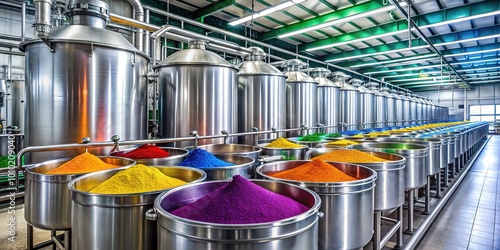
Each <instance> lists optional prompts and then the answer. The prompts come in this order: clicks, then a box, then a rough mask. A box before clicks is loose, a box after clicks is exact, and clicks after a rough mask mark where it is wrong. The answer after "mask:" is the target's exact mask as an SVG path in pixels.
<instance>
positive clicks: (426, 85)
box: [411, 81, 464, 89]
mask: <svg viewBox="0 0 500 250" xmlns="http://www.w3.org/2000/svg"><path fill="white" fill-rule="evenodd" d="M460 84H464V82H461V81H457V82H450V83H440V82H436V84H424V85H418V86H415V87H411V88H412V89H415V88H424V87H440V86H451V85H460Z"/></svg>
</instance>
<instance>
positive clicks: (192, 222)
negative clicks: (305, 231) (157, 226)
mask: <svg viewBox="0 0 500 250" xmlns="http://www.w3.org/2000/svg"><path fill="white" fill-rule="evenodd" d="M248 180H249V181H251V182H252V183H254V182H269V183H279V184H280V185H288V186H292V187H294V188H299V189H301V190H303V191H305V192H307V193H309V194H310V195H312V197H314V205H313V206H312V207H310V208H309V209H308V210H307V211H306V212H304V213H302V214H298V215H296V216H293V217H290V218H286V219H282V220H278V221H273V222H264V223H251V224H221V223H211V222H210V223H209V222H203V221H195V220H190V219H186V218H184V217H180V216H176V215H173V214H172V213H170V212H167V211H166V210H165V209H163V207H162V206H161V202H162V201H163V199H164V198H165V197H167V196H168V195H170V194H173V193H175V192H178V191H180V190H182V189H186V188H193V187H195V186H201V185H209V184H214V183H230V182H231V181H230V180H217V181H207V182H200V183H194V184H191V185H184V186H180V187H176V188H174V189H171V190H168V191H164V192H163V193H162V194H160V195H159V196H158V197H156V199H155V201H154V208H155V210H156V212H158V213H159V214H160V215H162V216H163V217H166V218H168V219H170V220H174V221H176V223H182V224H188V225H191V226H198V227H199V226H201V227H204V228H214V229H223V230H224V229H227V230H234V227H236V226H238V227H241V226H244V227H245V230H247V229H259V228H267V227H269V226H270V225H272V226H281V225H286V224H292V223H295V222H297V221H301V220H303V219H305V218H307V217H310V216H312V215H314V214H316V213H317V211H319V208H320V206H321V197H320V196H319V195H318V194H317V193H315V192H314V191H312V190H310V189H308V188H304V187H301V186H299V185H295V184H291V183H287V182H283V181H271V180H260V179H248ZM271 192H272V191H271ZM288 198H290V197H288ZM294 200H295V199H294ZM297 202H299V201H297ZM299 203H300V202H299Z"/></svg>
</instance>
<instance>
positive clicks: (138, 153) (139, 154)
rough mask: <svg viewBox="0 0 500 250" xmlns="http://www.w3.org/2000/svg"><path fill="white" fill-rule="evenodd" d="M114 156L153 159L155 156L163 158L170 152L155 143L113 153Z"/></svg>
mask: <svg viewBox="0 0 500 250" xmlns="http://www.w3.org/2000/svg"><path fill="white" fill-rule="evenodd" d="M112 155H113V156H121V157H126V158H130V159H153V158H163V157H167V156H169V155H170V154H169V153H168V152H167V151H165V150H163V149H161V148H159V147H157V146H155V145H148V144H144V145H142V146H140V147H138V148H136V149H134V150H132V151H129V152H116V153H113V154H112Z"/></svg>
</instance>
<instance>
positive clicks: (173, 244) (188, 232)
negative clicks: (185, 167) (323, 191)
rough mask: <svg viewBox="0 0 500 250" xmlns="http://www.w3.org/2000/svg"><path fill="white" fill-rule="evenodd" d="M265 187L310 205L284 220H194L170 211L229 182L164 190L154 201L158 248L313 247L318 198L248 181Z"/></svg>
mask: <svg viewBox="0 0 500 250" xmlns="http://www.w3.org/2000/svg"><path fill="white" fill-rule="evenodd" d="M251 182H253V183H254V184H257V185H259V186H261V187H263V188H265V189H268V190H270V191H273V192H275V193H278V194H281V195H284V196H288V197H290V198H292V199H294V200H296V201H298V202H300V203H302V204H304V205H305V206H307V207H309V210H307V211H306V212H304V213H302V214H300V215H297V216H294V217H290V218H287V219H283V220H279V221H274V222H267V223H257V224H214V223H206V222H200V221H194V220H189V219H185V218H182V217H178V216H175V215H173V214H171V213H170V211H173V210H175V209H177V208H179V207H181V206H183V205H186V204H190V203H193V202H195V201H196V200H198V199H200V198H201V197H203V196H205V195H207V194H209V193H211V192H212V191H214V190H215V189H217V188H219V187H221V186H223V185H225V184H227V183H228V181H211V182H205V183H198V184H193V185H187V186H183V187H179V188H176V189H173V190H171V191H168V192H165V193H163V194H161V195H160V196H158V198H157V199H156V200H155V206H154V207H155V210H156V214H154V213H153V214H152V213H151V212H148V214H147V217H149V218H152V219H156V220H157V221H158V230H159V232H158V249H170V250H184V249H244V250H254V249H255V250H260V249H266V250H281V249H287V250H304V249H307V250H309V249H310V250H316V249H318V220H320V221H321V220H323V219H319V218H318V217H319V216H321V214H320V213H319V207H320V205H321V199H320V197H319V196H318V195H317V194H315V193H314V192H312V191H310V190H308V189H306V188H303V187H299V186H296V185H291V184H288V183H284V182H275V181H268V180H251Z"/></svg>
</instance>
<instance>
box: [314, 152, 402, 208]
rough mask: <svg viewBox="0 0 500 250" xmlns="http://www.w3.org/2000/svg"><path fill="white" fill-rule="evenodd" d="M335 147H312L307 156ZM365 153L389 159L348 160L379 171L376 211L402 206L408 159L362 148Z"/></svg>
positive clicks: (320, 153) (376, 187)
mask: <svg viewBox="0 0 500 250" xmlns="http://www.w3.org/2000/svg"><path fill="white" fill-rule="evenodd" d="M337 150H339V149H334V148H312V149H311V150H310V151H308V154H307V156H306V157H307V158H309V157H310V158H314V157H316V156H319V155H322V154H326V153H329V152H333V151H337ZM360 151H362V152H364V153H367V154H370V155H373V156H375V157H379V158H382V159H384V160H387V161H386V162H363V163H360V162H348V163H352V164H357V165H362V166H365V167H368V168H370V169H372V170H374V171H375V172H377V180H376V181H375V184H376V186H375V211H390V210H393V209H395V208H398V207H399V206H401V205H402V204H403V203H404V201H405V179H404V177H405V176H404V168H405V162H406V159H405V158H404V157H402V156H400V155H395V154H387V153H382V152H375V151H370V150H360Z"/></svg>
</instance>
